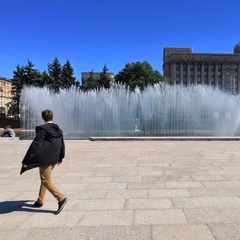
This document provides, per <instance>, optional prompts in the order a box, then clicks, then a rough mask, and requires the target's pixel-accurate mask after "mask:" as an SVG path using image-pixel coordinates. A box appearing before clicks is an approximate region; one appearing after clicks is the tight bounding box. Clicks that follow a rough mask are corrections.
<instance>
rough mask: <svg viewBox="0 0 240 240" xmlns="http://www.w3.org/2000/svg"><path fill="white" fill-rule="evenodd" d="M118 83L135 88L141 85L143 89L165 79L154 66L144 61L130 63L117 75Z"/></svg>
mask: <svg viewBox="0 0 240 240" xmlns="http://www.w3.org/2000/svg"><path fill="white" fill-rule="evenodd" d="M115 81H116V82H117V83H122V84H125V85H126V86H129V87H130V90H134V89H135V88H136V87H139V89H140V90H141V91H143V90H144V88H145V87H146V86H148V85H154V84H156V83H159V82H163V81H164V77H163V76H162V75H161V74H160V73H159V72H158V71H154V70H153V68H152V66H151V65H150V64H149V63H148V62H146V61H144V62H136V63H134V62H133V63H131V64H130V63H128V64H126V65H125V68H123V69H122V70H121V71H120V72H119V73H118V74H117V75H116V76H115Z"/></svg>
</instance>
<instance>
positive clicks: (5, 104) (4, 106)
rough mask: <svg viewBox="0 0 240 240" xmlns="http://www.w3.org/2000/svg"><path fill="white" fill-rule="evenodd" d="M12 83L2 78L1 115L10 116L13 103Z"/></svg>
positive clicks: (0, 88)
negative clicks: (9, 111)
mask: <svg viewBox="0 0 240 240" xmlns="http://www.w3.org/2000/svg"><path fill="white" fill-rule="evenodd" d="M12 97H13V95H12V82H11V81H10V80H8V79H6V78H2V77H0V113H1V114H3V113H4V114H6V115H7V114H8V110H9V107H10V105H11V102H12Z"/></svg>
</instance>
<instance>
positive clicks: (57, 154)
mask: <svg viewBox="0 0 240 240" xmlns="http://www.w3.org/2000/svg"><path fill="white" fill-rule="evenodd" d="M64 156H65V145H64V140H63V132H62V130H61V129H60V128H59V127H58V125H57V124H54V123H46V124H43V125H41V126H37V127H36V137H35V138H34V140H33V141H32V143H31V145H30V147H29V148H28V151H27V153H26V155H25V157H24V159H23V161H22V164H24V165H27V168H22V169H21V172H20V174H22V173H23V172H25V171H26V170H29V169H32V168H35V167H39V166H43V165H44V166H47V165H52V164H56V163H57V162H62V159H63V158H64Z"/></svg>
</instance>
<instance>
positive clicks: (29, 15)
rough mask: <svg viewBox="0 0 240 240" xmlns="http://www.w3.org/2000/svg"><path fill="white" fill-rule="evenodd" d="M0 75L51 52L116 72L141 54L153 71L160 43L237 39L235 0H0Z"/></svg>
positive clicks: (228, 49) (197, 44)
mask: <svg viewBox="0 0 240 240" xmlns="http://www.w3.org/2000/svg"><path fill="white" fill-rule="evenodd" d="M0 9H1V14H0V26H1V37H0V76H1V77H6V78H8V79H11V78H12V77H13V71H14V70H16V66H17V65H18V64H20V65H23V66H25V65H27V60H30V61H31V62H32V63H33V64H34V65H35V68H37V69H38V70H39V71H41V72H42V71H44V70H47V65H48V64H49V63H52V62H53V60H54V58H55V57H57V58H58V59H59V61H60V63H61V64H62V65H63V64H65V62H66V61H67V60H69V61H70V63H71V65H72V67H73V69H74V76H75V77H76V78H77V80H80V79H81V72H89V71H92V70H94V71H96V72H100V71H102V68H103V66H104V64H106V65H107V67H108V69H109V72H112V73H114V74H117V73H118V72H119V71H120V70H122V69H123V68H124V67H125V64H127V63H132V62H137V61H148V62H149V63H150V64H151V65H152V67H153V69H154V70H158V71H159V72H160V73H161V74H163V72H162V63H163V48H164V46H165V47H192V48H193V52H194V53H233V46H234V45H235V44H236V43H238V42H239V41H240V31H239V30H240V14H239V9H240V1H239V0H228V1H215V0H208V1H207V0H201V1H195V0H191V1H190V0H181V1H180V0H172V1H167V0H165V1H162V0H121V1H119V0H102V1H99V0H86V1H83V0H68V1H63V0H41V1H34V0H21V1H20V0H11V1H6V0H5V1H2V2H1V3H0Z"/></svg>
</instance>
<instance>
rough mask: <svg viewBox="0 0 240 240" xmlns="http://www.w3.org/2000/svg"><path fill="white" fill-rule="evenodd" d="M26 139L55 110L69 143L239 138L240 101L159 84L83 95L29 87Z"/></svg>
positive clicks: (23, 99)
mask: <svg viewBox="0 0 240 240" xmlns="http://www.w3.org/2000/svg"><path fill="white" fill-rule="evenodd" d="M20 102H21V104H20V109H21V123H22V126H21V127H22V134H21V136H22V137H33V136H34V132H33V131H31V130H34V129H35V126H36V125H39V124H42V123H43V122H42V120H41V111H42V110H44V109H47V108H49V109H51V110H52V111H53V112H54V122H55V123H57V124H58V125H59V126H60V127H61V128H62V129H63V131H64V135H65V137H66V138H70V139H71V138H72V139H74V138H75V139H81V138H87V137H89V136H236V135H237V136H238V135H239V129H238V128H239V122H240V121H239V120H240V108H239V106H240V97H239V96H233V95H230V94H227V93H224V92H221V91H220V90H217V89H213V88H211V87H209V86H208V87H204V86H201V85H198V86H191V87H182V86H170V85H167V84H156V85H154V86H149V87H147V88H146V89H145V90H144V91H143V92H141V91H139V90H138V89H136V91H134V92H130V91H128V90H126V89H125V87H124V86H122V85H117V86H116V87H114V88H111V89H109V90H106V89H103V90H101V91H90V92H79V91H78V90H77V89H76V88H72V89H68V90H67V89H63V90H61V91H60V92H59V93H58V94H54V93H53V92H51V91H49V90H48V89H47V88H35V87H24V89H23V90H22V93H21V100H20Z"/></svg>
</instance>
